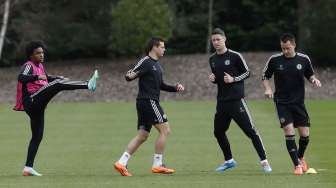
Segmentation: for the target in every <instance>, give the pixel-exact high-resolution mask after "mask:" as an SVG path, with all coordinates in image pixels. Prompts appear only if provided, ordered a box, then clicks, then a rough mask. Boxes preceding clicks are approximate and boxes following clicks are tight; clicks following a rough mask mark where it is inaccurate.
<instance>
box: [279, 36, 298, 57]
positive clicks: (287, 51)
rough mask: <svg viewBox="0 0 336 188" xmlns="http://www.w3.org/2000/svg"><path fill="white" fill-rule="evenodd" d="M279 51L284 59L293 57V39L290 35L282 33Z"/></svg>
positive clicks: (294, 45)
mask: <svg viewBox="0 0 336 188" xmlns="http://www.w3.org/2000/svg"><path fill="white" fill-rule="evenodd" d="M280 46H281V51H282V53H283V54H284V55H285V56H286V57H293V56H295V47H296V43H295V37H294V35H293V34H291V33H284V34H282V35H281V37H280Z"/></svg>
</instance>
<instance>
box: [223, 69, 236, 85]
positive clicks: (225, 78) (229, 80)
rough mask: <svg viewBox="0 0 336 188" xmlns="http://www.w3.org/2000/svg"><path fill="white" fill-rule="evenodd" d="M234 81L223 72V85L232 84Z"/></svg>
mask: <svg viewBox="0 0 336 188" xmlns="http://www.w3.org/2000/svg"><path fill="white" fill-rule="evenodd" d="M233 81H234V79H233V77H232V76H231V75H229V74H228V73H226V72H224V82H225V83H227V84H228V83H232V82H233Z"/></svg>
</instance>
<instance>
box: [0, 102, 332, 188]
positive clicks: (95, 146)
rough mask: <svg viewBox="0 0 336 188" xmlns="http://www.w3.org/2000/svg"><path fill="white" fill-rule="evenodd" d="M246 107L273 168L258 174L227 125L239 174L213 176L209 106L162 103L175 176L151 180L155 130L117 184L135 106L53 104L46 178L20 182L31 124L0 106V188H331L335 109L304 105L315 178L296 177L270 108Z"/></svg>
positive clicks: (44, 152)
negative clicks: (127, 174)
mask: <svg viewBox="0 0 336 188" xmlns="http://www.w3.org/2000/svg"><path fill="white" fill-rule="evenodd" d="M248 103H249V107H250V110H251V112H252V115H253V117H254V120H255V124H256V126H257V128H258V129H259V132H260V133H261V136H262V138H263V141H264V144H265V147H266V149H267V153H268V157H269V161H270V162H271V165H272V167H273V172H272V173H271V174H263V173H262V171H261V169H260V166H259V164H258V158H257V154H256V152H255V151H254V149H253V147H252V144H251V143H250V142H249V140H248V139H247V138H246V137H245V136H244V135H243V133H242V131H240V130H239V128H238V127H237V126H236V125H235V124H232V125H231V127H230V130H229V138H230V140H231V145H232V146H231V147H232V150H233V155H234V158H235V159H236V161H237V162H238V167H237V168H235V169H233V170H231V171H228V172H225V173H216V172H214V168H215V167H216V166H217V165H219V164H220V163H222V160H223V157H222V154H221V152H220V150H219V148H218V146H217V143H216V141H215V139H214V137H213V134H212V131H213V125H212V121H213V120H212V119H213V114H214V109H215V103H214V102H165V103H162V106H163V107H164V109H165V111H166V113H167V115H168V119H169V122H170V124H171V127H172V134H171V136H170V138H169V141H168V145H167V150H166V153H165V163H166V164H167V165H168V166H170V167H174V168H175V169H176V171H177V172H176V174H173V175H155V174H151V173H150V167H151V164H152V154H153V150H154V147H153V142H154V140H155V138H156V135H157V133H156V131H155V130H154V129H153V131H152V133H151V136H150V138H149V140H148V141H147V142H146V143H145V144H144V145H143V146H142V147H141V148H140V150H139V151H138V152H137V153H136V154H135V155H134V156H132V158H131V160H130V162H129V169H130V171H131V172H132V173H133V174H134V176H133V177H121V176H120V175H119V174H118V173H116V172H115V171H114V169H113V163H114V161H115V160H117V159H119V157H120V154H121V153H122V152H123V151H124V149H125V146H126V144H127V143H128V141H129V140H130V139H131V138H132V137H133V136H134V135H135V134H136V111H135V105H134V104H133V103H90V104H89V103H67V104H50V105H49V107H48V109H47V113H46V128H45V134H44V140H43V141H42V143H41V146H40V150H39V153H38V155H37V158H36V161H35V168H36V169H37V170H38V171H39V172H41V173H43V174H44V176H43V177H22V176H21V170H22V168H23V164H24V161H25V157H26V150H27V148H26V147H27V143H28V141H29V139H30V129H29V126H28V119H27V117H26V115H25V114H24V113H19V112H13V111H12V110H10V106H9V105H5V104H1V105H0V187H1V188H2V187H6V188H7V187H9V188H11V187H25V188H29V187H34V188H36V187H48V188H49V187H62V188H65V187H81V188H85V187H113V188H116V187H144V188H145V187H169V188H172V187H183V188H189V187H192V188H197V187H211V188H214V187H234V188H245V187H249V188H250V187H256V188H263V187H265V188H274V187H279V188H280V187H281V188H287V187H295V188H301V187H302V188H316V187H320V188H329V187H330V188H331V187H332V188H334V187H336V157H335V156H336V147H335V143H336V136H335V133H336V125H335V122H334V121H333V120H334V119H333V118H334V116H335V114H336V108H335V106H336V101H335V100H329V101H308V102H307V108H308V111H309V113H310V116H311V122H312V128H311V144H310V146H309V148H308V150H307V152H306V154H307V155H306V159H307V162H308V164H309V165H310V166H311V167H314V168H315V169H317V170H318V174H316V175H303V176H300V177H296V176H295V175H293V174H292V171H293V170H292V165H291V162H290V158H289V156H288V154H287V150H286V149H285V143H284V139H283V133H282V130H281V129H280V128H279V124H278V120H277V118H276V115H275V112H274V107H273V104H272V103H271V102H270V101H250V102H248Z"/></svg>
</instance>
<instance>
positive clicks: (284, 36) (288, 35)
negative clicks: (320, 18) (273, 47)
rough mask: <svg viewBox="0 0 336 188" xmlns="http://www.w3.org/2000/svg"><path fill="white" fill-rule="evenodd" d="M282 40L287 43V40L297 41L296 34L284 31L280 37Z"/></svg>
mask: <svg viewBox="0 0 336 188" xmlns="http://www.w3.org/2000/svg"><path fill="white" fill-rule="evenodd" d="M280 41H281V42H283V43H286V42H287V41H289V42H291V43H295V36H294V35H293V34H291V33H284V34H282V35H281V37H280Z"/></svg>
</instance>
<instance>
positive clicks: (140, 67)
mask: <svg viewBox="0 0 336 188" xmlns="http://www.w3.org/2000/svg"><path fill="white" fill-rule="evenodd" d="M147 72H148V67H147V66H146V63H143V61H141V60H140V61H139V62H138V63H137V64H136V65H135V66H134V67H133V68H132V69H130V70H129V71H127V73H126V75H125V79H126V81H128V82H130V81H132V80H135V79H136V78H139V77H141V76H142V75H144V74H146V73H147Z"/></svg>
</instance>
